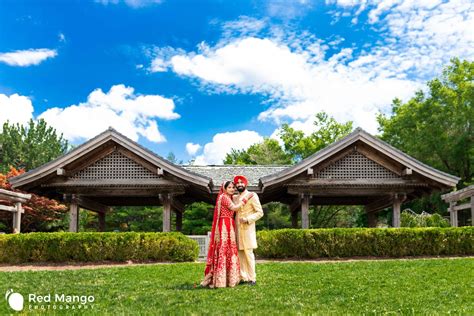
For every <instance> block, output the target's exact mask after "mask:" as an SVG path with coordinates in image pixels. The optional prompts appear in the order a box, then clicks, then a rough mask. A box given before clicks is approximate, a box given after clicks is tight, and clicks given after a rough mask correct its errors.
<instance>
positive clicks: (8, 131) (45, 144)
mask: <svg viewBox="0 0 474 316" xmlns="http://www.w3.org/2000/svg"><path fill="white" fill-rule="evenodd" d="M67 149H68V142H67V141H66V140H65V139H63V136H62V134H61V135H58V134H57V133H56V130H55V129H54V128H52V127H49V126H48V125H47V124H46V122H45V121H44V120H42V119H40V120H38V121H36V122H35V121H33V120H30V121H29V122H28V125H27V126H23V125H20V124H9V123H8V122H5V123H4V124H3V130H2V132H1V133H0V172H2V173H7V172H9V170H10V167H14V168H16V169H19V170H20V169H24V170H26V171H28V170H31V169H33V168H36V167H38V166H41V165H43V164H45V163H47V162H49V161H51V160H53V159H55V158H57V157H59V156H61V155H63V154H64V153H66V151H67Z"/></svg>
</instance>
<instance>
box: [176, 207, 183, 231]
mask: <svg viewBox="0 0 474 316" xmlns="http://www.w3.org/2000/svg"><path fill="white" fill-rule="evenodd" d="M182 229H183V212H182V211H179V210H177V211H176V231H178V232H180V231H181V230H182Z"/></svg>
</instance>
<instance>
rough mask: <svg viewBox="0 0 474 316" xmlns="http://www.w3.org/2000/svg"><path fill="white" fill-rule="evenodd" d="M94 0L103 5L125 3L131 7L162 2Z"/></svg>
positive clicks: (152, 0) (136, 7) (151, 0)
mask: <svg viewBox="0 0 474 316" xmlns="http://www.w3.org/2000/svg"><path fill="white" fill-rule="evenodd" d="M95 2H98V3H101V4H103V5H109V4H119V3H125V4H126V5H128V6H129V7H131V8H134V9H138V8H143V7H146V6H149V5H153V4H159V3H162V2H163V0H95Z"/></svg>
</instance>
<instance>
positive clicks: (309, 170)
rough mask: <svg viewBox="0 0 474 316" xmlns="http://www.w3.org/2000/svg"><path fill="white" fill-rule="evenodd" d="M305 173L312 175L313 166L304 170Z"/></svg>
mask: <svg viewBox="0 0 474 316" xmlns="http://www.w3.org/2000/svg"><path fill="white" fill-rule="evenodd" d="M306 173H307V175H308V176H314V169H313V168H308V169H307V170H306Z"/></svg>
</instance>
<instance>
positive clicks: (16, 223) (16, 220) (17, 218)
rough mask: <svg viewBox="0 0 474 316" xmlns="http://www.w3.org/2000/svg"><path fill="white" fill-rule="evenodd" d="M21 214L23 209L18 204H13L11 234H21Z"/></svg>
mask: <svg viewBox="0 0 474 316" xmlns="http://www.w3.org/2000/svg"><path fill="white" fill-rule="evenodd" d="M21 213H23V208H22V207H21V203H20V202H16V203H15V212H14V213H13V233H14V234H19V233H20V232H21Z"/></svg>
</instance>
